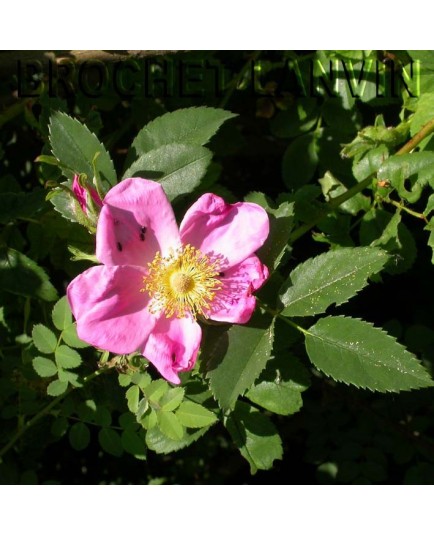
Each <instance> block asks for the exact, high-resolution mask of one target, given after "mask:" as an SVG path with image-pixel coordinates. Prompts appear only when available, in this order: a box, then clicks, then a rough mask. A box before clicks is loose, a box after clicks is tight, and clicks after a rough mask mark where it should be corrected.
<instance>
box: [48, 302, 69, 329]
mask: <svg viewBox="0 0 434 536" xmlns="http://www.w3.org/2000/svg"><path fill="white" fill-rule="evenodd" d="M51 316H52V318H53V323H54V325H55V326H56V328H57V329H60V330H61V331H62V330H64V329H66V328H67V327H68V326H70V325H71V324H72V313H71V308H70V307H69V303H68V298H67V297H66V296H63V298H60V300H59V301H58V302H57V303H56V304H55V306H54V307H53V311H52V313H51Z"/></svg>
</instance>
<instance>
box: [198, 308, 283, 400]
mask: <svg viewBox="0 0 434 536" xmlns="http://www.w3.org/2000/svg"><path fill="white" fill-rule="evenodd" d="M273 337H274V319H273V321H270V320H269V319H268V318H260V317H257V318H256V319H255V321H253V322H251V323H250V325H249V326H242V325H234V326H232V327H230V328H229V329H228V330H227V331H226V332H225V333H224V334H223V335H222V336H221V337H220V338H219V339H218V341H217V343H216V344H215V345H214V346H213V348H211V349H210V351H209V357H210V361H209V362H208V368H209V372H208V375H207V376H208V378H209V379H210V388H211V391H212V393H213V395H214V397H215V398H216V400H217V401H218V403H219V405H220V406H221V407H222V408H223V409H230V408H232V407H233V406H234V404H235V402H236V400H237V398H238V396H239V395H241V394H243V393H244V391H245V390H246V389H248V388H249V387H250V386H251V385H252V384H253V382H254V381H255V380H256V378H257V377H258V376H259V374H260V373H261V371H262V369H263V368H264V367H265V365H266V363H267V360H268V359H269V357H270V353H271V348H272V345H273Z"/></svg>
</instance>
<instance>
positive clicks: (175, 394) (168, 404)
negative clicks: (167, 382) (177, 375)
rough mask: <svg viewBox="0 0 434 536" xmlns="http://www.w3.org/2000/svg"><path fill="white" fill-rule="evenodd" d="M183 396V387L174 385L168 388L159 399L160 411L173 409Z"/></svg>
mask: <svg viewBox="0 0 434 536" xmlns="http://www.w3.org/2000/svg"><path fill="white" fill-rule="evenodd" d="M183 398H184V389H183V388H182V387H174V388H173V389H169V391H167V393H166V394H165V395H164V396H163V398H162V399H161V400H160V402H159V404H160V406H161V410H162V411H173V410H175V409H176V408H177V407H178V406H179V404H181V402H182V399H183Z"/></svg>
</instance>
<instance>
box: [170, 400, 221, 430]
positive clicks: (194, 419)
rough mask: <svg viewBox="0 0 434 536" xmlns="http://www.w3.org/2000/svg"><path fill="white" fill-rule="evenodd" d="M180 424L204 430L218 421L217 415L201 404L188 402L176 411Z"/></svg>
mask: <svg viewBox="0 0 434 536" xmlns="http://www.w3.org/2000/svg"><path fill="white" fill-rule="evenodd" d="M175 415H176V416H177V417H178V419H179V422H180V423H181V424H183V425H184V426H186V427H187V428H202V427H204V426H210V425H211V424H213V423H215V422H216V421H217V417H216V415H215V414H214V413H213V412H212V411H210V410H209V409H206V408H204V407H203V406H201V405H200V404H196V403H195V402H190V401H189V400H186V401H185V402H183V403H182V404H181V405H180V406H179V408H178V409H177V410H176V414H175Z"/></svg>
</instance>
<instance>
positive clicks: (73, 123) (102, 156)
mask: <svg viewBox="0 0 434 536" xmlns="http://www.w3.org/2000/svg"><path fill="white" fill-rule="evenodd" d="M50 144H51V150H52V152H53V154H54V156H55V157H56V158H57V160H58V161H59V162H60V165H61V166H62V167H63V168H66V169H67V170H69V171H71V172H73V173H84V174H86V175H87V177H88V178H89V179H92V178H93V177H94V175H95V173H94V171H95V170H96V171H97V172H98V173H99V174H100V175H101V178H102V180H103V181H104V182H105V188H106V189H108V188H109V187H110V186H114V184H116V171H115V169H114V167H113V162H112V161H111V159H110V155H109V154H108V152H107V150H106V149H105V147H104V145H103V144H102V143H101V142H100V141H99V140H98V138H97V137H96V136H95V134H93V133H92V132H91V131H90V130H89V129H88V128H87V126H86V125H83V124H82V123H80V122H79V121H77V120H76V119H74V118H72V117H69V116H68V115H66V114H64V113H61V112H55V113H54V114H53V115H52V116H51V119H50ZM94 166H95V168H94Z"/></svg>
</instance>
